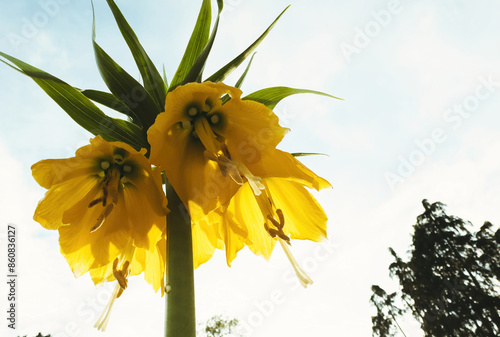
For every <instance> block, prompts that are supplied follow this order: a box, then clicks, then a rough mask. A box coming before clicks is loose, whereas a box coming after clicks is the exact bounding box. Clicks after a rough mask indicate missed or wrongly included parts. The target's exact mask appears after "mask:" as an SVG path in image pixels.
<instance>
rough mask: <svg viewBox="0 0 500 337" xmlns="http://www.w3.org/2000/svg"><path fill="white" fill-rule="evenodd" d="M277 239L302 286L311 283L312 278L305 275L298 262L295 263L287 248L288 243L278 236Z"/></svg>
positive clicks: (305, 286)
mask: <svg viewBox="0 0 500 337" xmlns="http://www.w3.org/2000/svg"><path fill="white" fill-rule="evenodd" d="M278 241H279V242H280V244H281V248H283V250H284V251H285V254H286V257H287V258H288V260H289V261H290V263H291V264H292V267H293V270H294V271H295V275H297V278H298V279H299V282H300V284H301V285H302V286H303V287H304V288H307V286H308V285H311V284H313V280H312V279H311V278H310V277H309V275H307V274H306V273H305V272H304V271H303V270H302V268H300V266H299V264H298V263H297V260H295V258H294V257H293V255H292V252H291V251H290V248H288V245H287V244H286V242H284V241H283V240H282V239H280V238H278Z"/></svg>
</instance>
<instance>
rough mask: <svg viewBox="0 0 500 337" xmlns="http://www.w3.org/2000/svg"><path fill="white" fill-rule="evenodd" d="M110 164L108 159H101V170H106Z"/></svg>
mask: <svg viewBox="0 0 500 337" xmlns="http://www.w3.org/2000/svg"><path fill="white" fill-rule="evenodd" d="M110 165H111V164H110V163H109V161H107V160H103V161H102V162H101V168H102V169H103V170H107V169H109V166H110Z"/></svg>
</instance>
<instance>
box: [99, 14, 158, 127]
mask: <svg viewBox="0 0 500 337" xmlns="http://www.w3.org/2000/svg"><path fill="white" fill-rule="evenodd" d="M92 43H93V46H94V54H95V58H96V63H97V66H98V68H99V72H100V73H101V77H102V78H103V80H104V82H105V83H106V85H107V87H108V88H109V90H110V91H111V92H112V93H113V95H115V97H116V98H118V99H119V100H121V101H122V102H123V103H124V104H125V105H127V106H128V107H129V109H130V110H132V111H133V112H134V113H135V115H136V116H137V117H138V118H139V120H140V122H141V124H142V125H143V127H144V129H145V130H147V129H148V128H149V127H150V126H151V125H152V124H153V123H154V121H155V119H156V116H157V115H158V114H159V113H160V112H161V111H162V110H163V109H160V108H159V107H158V105H157V104H156V103H155V101H154V100H153V99H152V98H151V96H150V95H149V93H148V92H147V91H146V89H144V87H143V86H142V85H141V84H140V83H139V82H137V81H136V80H135V79H134V78H133V77H132V76H130V75H129V74H128V73H127V72H126V71H125V70H124V69H123V68H122V67H120V66H119V65H118V64H117V63H116V62H115V61H113V59H112V58H111V57H110V56H109V55H108V54H107V53H106V52H105V51H104V50H103V49H102V48H101V47H100V46H99V45H98V44H97V42H96V41H95V17H94V22H93V24H92Z"/></svg>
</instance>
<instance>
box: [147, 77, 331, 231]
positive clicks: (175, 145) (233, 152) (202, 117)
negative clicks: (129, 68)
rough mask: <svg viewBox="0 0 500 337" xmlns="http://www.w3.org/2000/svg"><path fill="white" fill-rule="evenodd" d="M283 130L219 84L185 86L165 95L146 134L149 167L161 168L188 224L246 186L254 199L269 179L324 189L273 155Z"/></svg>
mask: <svg viewBox="0 0 500 337" xmlns="http://www.w3.org/2000/svg"><path fill="white" fill-rule="evenodd" d="M287 131H288V129H286V128H283V127H281V126H280V125H279V124H278V117H277V116H276V115H275V114H274V113H273V111H272V110H270V109H269V108H267V107H266V106H265V105H263V104H260V103H257V102H254V101H250V100H242V99H241V91H240V90H239V89H237V88H234V87H230V86H227V85H225V84H222V83H210V82H204V83H188V84H186V85H184V86H180V87H178V88H176V89H175V90H173V91H172V92H170V93H169V94H168V95H167V99H166V103H165V112H163V113H161V114H159V115H158V117H157V119H156V121H155V123H154V124H153V125H152V126H151V128H150V129H149V130H148V140H149V143H150V144H151V162H152V163H153V164H157V165H160V166H162V168H163V169H164V170H165V173H166V175H167V178H168V180H169V182H170V183H171V184H172V186H173V188H174V189H175V191H176V192H177V194H178V195H179V197H180V199H181V200H182V202H183V203H184V205H186V207H187V208H188V210H189V213H190V215H191V218H192V220H193V222H198V221H200V220H201V219H203V218H205V217H206V216H207V215H208V214H209V213H210V212H211V211H213V210H215V209H216V208H218V207H220V206H221V205H224V204H228V203H229V201H230V199H231V197H232V196H233V195H234V194H235V193H236V191H237V190H238V188H239V187H240V186H241V185H243V183H245V182H247V183H248V184H250V186H251V187H252V189H253V191H254V192H255V193H256V194H258V193H260V191H261V190H262V189H263V188H264V187H263V185H262V184H261V183H260V179H261V178H264V177H268V176H278V177H285V178H288V177H293V179H298V180H305V181H307V184H308V185H313V187H315V188H318V189H319V188H322V187H326V186H329V184H328V182H326V181H321V180H318V179H316V178H315V177H314V176H313V175H311V172H310V171H308V170H307V169H303V167H301V166H298V165H297V164H296V162H295V161H294V160H293V158H290V157H291V156H290V155H289V154H287V153H284V152H281V151H278V150H276V145H277V144H278V143H279V142H280V141H281V139H282V138H283V136H284V135H285V134H286V133H287Z"/></svg>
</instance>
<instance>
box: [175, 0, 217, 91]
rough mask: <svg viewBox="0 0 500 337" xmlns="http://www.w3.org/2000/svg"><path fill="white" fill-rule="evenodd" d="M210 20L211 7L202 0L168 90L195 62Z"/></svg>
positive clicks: (206, 39)
mask: <svg viewBox="0 0 500 337" xmlns="http://www.w3.org/2000/svg"><path fill="white" fill-rule="evenodd" d="M211 21H212V8H211V5H210V0H203V3H202V4H201V8H200V13H199V14H198V19H196V25H195V27H194V29H193V33H192V34H191V38H190V39H189V42H188V45H187V47H186V51H185V52H184V56H183V57H182V60H181V63H180V64H179V67H178V68H177V71H176V72H175V75H174V77H173V78H172V82H171V83H170V88H169V91H171V90H173V89H175V87H177V86H178V85H179V84H181V83H183V82H184V79H185V78H186V76H187V74H188V73H189V71H190V70H191V68H192V67H193V64H194V63H195V62H196V60H197V59H198V56H199V55H200V54H201V52H202V51H203V49H204V48H205V46H206V45H207V42H208V35H209V34H210V23H211Z"/></svg>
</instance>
